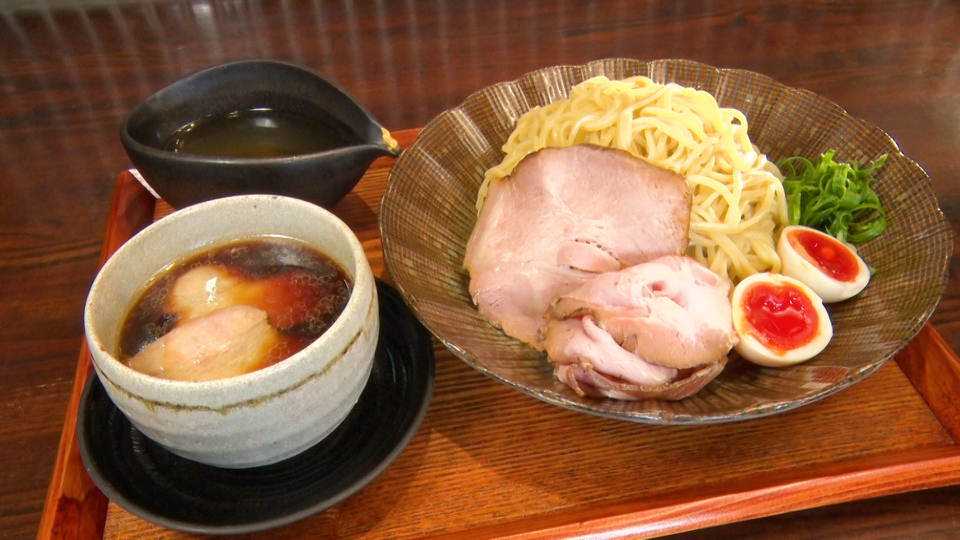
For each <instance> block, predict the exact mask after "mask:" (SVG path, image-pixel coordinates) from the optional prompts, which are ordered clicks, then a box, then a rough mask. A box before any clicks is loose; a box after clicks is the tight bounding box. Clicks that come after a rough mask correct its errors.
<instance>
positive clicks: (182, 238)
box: [84, 195, 380, 468]
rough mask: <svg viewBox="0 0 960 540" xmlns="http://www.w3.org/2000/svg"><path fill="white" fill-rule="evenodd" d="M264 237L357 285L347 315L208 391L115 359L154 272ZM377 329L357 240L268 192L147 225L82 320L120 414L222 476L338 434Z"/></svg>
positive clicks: (320, 212)
mask: <svg viewBox="0 0 960 540" xmlns="http://www.w3.org/2000/svg"><path fill="white" fill-rule="evenodd" d="M265 235H270V236H281V237H287V238H292V239H295V240H299V241H300V242H303V243H305V244H307V245H308V246H310V247H312V248H314V249H316V250H318V251H320V252H321V253H324V254H326V255H327V256H328V257H330V258H331V259H332V260H333V261H334V262H336V263H337V264H338V265H339V266H340V267H341V268H342V269H343V270H344V272H345V273H346V274H347V275H348V276H349V277H350V279H351V281H352V282H353V289H352V291H351V294H350V297H349V299H348V301H347V304H346V306H345V308H344V309H343V311H342V313H341V314H340V316H339V317H338V318H337V319H336V320H335V321H334V322H333V324H331V325H330V327H329V328H328V329H327V330H326V332H324V333H323V334H322V335H321V336H320V337H319V338H317V340H316V341H314V342H313V343H311V344H310V345H308V346H307V347H306V348H305V349H303V350H302V351H300V352H299V353H297V354H295V355H293V356H291V357H289V358H287V359H285V360H283V361H281V362H279V363H277V364H275V365H272V366H270V367H267V368H264V369H260V370H258V371H254V372H252V373H248V374H245V375H240V376H237V377H232V378H227V379H220V380H214V381H207V382H182V381H171V380H165V379H161V378H157V377H153V376H150V375H145V374H143V373H140V372H138V371H135V370H134V369H132V368H130V367H128V366H127V365H126V364H124V363H122V362H120V361H119V360H118V359H117V358H116V354H117V350H118V347H119V345H118V343H119V337H120V330H121V327H122V325H123V321H124V318H125V316H126V314H127V313H128V312H129V310H130V308H131V307H132V305H133V303H134V302H135V301H136V300H137V298H139V296H140V295H141V294H142V292H143V291H144V287H145V284H147V282H148V281H149V280H150V279H151V278H153V277H154V276H155V275H157V274H158V272H160V271H161V270H163V269H164V268H167V267H169V266H170V265H171V264H173V263H175V262H177V261H180V260H183V259H184V258H186V257H188V256H190V255H192V254H194V253H196V252H197V251H200V250H207V249H212V248H215V247H217V246H220V245H223V244H228V243H232V242H234V241H236V240H240V239H247V238H255V237H260V236H265ZM379 324H380V321H379V312H378V303H377V295H376V287H375V283H374V278H373V274H372V272H371V270H370V265H369V263H368V262H367V259H366V256H365V254H364V251H363V247H362V246H361V245H360V242H359V240H357V237H356V236H355V235H354V234H353V232H352V231H350V229H349V228H348V227H347V226H346V225H345V224H344V223H343V222H342V221H340V220H339V219H338V218H337V217H336V216H334V215H333V214H331V213H330V212H328V211H326V210H324V209H323V208H320V207H319V206H316V205H313V204H310V203H307V202H304V201H300V200H298V199H294V198H289V197H279V196H269V195H243V196H237V197H227V198H222V199H217V200H214V201H209V202H205V203H201V204H197V205H194V206H191V207H189V208H186V209H184V210H180V211H177V212H174V213H173V214H171V215H169V216H167V217H165V218H163V219H161V220H159V221H157V222H156V223H154V224H152V225H150V226H148V227H147V228H146V229H144V230H143V231H141V232H140V233H138V234H137V235H136V236H134V237H133V238H131V239H130V240H129V241H128V242H127V243H126V244H124V245H123V246H121V247H120V249H119V250H117V252H116V253H115V254H114V255H113V256H112V257H111V258H110V259H109V260H108V261H107V262H106V264H104V266H103V268H102V269H101V270H100V272H99V274H98V275H97V277H96V279H95V280H94V282H93V286H92V287H91V289H90V293H89V295H88V297H87V302H86V307H85V312H84V329H85V333H86V338H87V343H88V345H89V349H90V352H91V354H92V356H93V362H94V368H95V370H96V375H97V376H98V377H99V378H100V381H101V382H102V383H103V387H104V388H105V389H106V392H107V394H108V395H109V396H110V399H111V400H113V402H114V403H115V404H116V406H117V408H118V409H120V411H121V412H122V413H123V414H124V415H126V416H127V418H129V419H130V422H131V423H132V424H133V425H134V426H136V428H137V429H139V430H140V431H141V432H143V434H144V435H146V436H147V437H149V438H150V439H153V440H154V441H156V442H157V443H159V444H161V445H162V446H164V447H165V448H167V449H168V450H170V451H171V452H173V453H175V454H177V455H179V456H182V457H185V458H187V459H191V460H194V461H197V462H200V463H205V464H208V465H215V466H219V467H225V468H247V467H255V466H260V465H267V464H271V463H275V462H278V461H281V460H283V459H285V458H288V457H291V456H294V455H296V454H299V453H300V452H302V451H304V450H306V449H307V448H310V447H311V446H313V445H314V444H316V443H318V442H319V441H320V440H322V439H323V438H324V437H326V436H327V435H328V434H329V433H330V432H331V431H333V430H334V428H336V427H337V426H338V425H339V424H340V423H341V421H343V419H344V418H345V417H346V416H347V413H349V412H350V410H351V409H352V408H353V406H354V405H355V404H356V402H357V399H358V398H359V396H360V393H361V391H362V390H363V388H364V386H365V385H366V382H367V379H368V377H369V375H370V369H371V366H372V362H373V356H374V352H375V349H376V345H377V339H378V336H379Z"/></svg>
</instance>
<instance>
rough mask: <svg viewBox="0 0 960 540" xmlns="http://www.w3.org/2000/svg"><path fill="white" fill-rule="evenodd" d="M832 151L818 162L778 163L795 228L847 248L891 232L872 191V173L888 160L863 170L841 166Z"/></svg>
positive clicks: (853, 165)
mask: <svg viewBox="0 0 960 540" xmlns="http://www.w3.org/2000/svg"><path fill="white" fill-rule="evenodd" d="M835 153H836V152H835V151H834V150H832V149H831V150H827V151H826V152H824V153H823V155H821V156H820V158H818V159H812V160H811V159H807V158H804V157H800V156H796V157H789V158H786V159H783V160H781V161H780V163H778V166H779V167H780V171H781V172H782V173H783V175H784V179H783V187H784V189H785V191H786V193H787V217H788V219H789V220H790V224H791V225H806V226H807V227H813V228H815V229H820V230H822V231H825V232H827V233H829V234H831V235H833V236H835V237H836V238H837V239H838V240H840V241H841V242H845V243H852V244H862V243H863V242H866V241H867V240H872V239H873V238H876V237H877V236H879V235H880V233H882V232H883V231H884V230H885V229H886V228H887V213H886V212H885V211H884V209H883V206H881V205H880V199H879V198H878V197H877V194H876V192H874V191H873V188H872V187H871V185H872V184H873V183H874V182H875V181H876V178H875V177H874V176H873V173H874V172H875V171H876V170H877V169H879V168H880V167H881V166H883V163H884V161H886V160H887V155H886V154H884V155H882V156H880V158H879V159H877V160H876V161H874V162H873V163H871V164H870V166H869V167H867V168H865V169H861V168H860V165H859V164H858V163H838V162H836V161H834V160H833V156H834V154H835Z"/></svg>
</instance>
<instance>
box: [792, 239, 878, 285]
mask: <svg viewBox="0 0 960 540" xmlns="http://www.w3.org/2000/svg"><path fill="white" fill-rule="evenodd" d="M787 239H788V240H789V241H790V245H791V246H793V249H795V250H796V251H797V253H799V254H800V256H801V257H803V258H804V259H807V260H808V261H810V262H811V263H813V264H814V265H816V267H817V268H819V269H820V271H821V272H823V273H824V274H826V275H827V276H830V277H832V278H833V279H835V280H837V281H843V282H846V283H852V282H853V281H855V280H856V279H857V274H858V273H859V272H860V266H859V265H858V264H857V259H856V257H854V255H853V254H852V253H850V249H849V248H847V246H845V245H843V244H841V243H840V242H839V241H837V240H835V239H833V238H831V237H829V236H827V235H824V234H818V233H816V232H813V231H804V230H794V231H790V233H789V236H788V237H787Z"/></svg>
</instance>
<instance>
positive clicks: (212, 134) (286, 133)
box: [163, 109, 358, 158]
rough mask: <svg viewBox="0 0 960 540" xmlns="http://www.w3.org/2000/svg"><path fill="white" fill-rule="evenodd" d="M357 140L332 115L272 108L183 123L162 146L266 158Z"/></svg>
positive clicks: (238, 156) (335, 146) (354, 142)
mask: <svg viewBox="0 0 960 540" xmlns="http://www.w3.org/2000/svg"><path fill="white" fill-rule="evenodd" d="M357 142H358V140H357V138H356V137H355V136H353V135H352V134H351V133H350V130H349V129H348V128H347V127H346V126H343V125H341V124H340V123H339V122H337V121H335V120H333V119H332V118H330V119H325V120H323V121H321V120H318V119H315V118H311V117H309V116H304V115H301V114H295V113H291V112H285V111H279V110H274V109H250V110H245V111H234V112H231V113H229V114H224V115H216V116H210V117H207V118H204V119H202V120H198V121H196V122H192V123H190V124H187V125H186V126H183V127H181V128H180V129H179V130H177V132H176V133H174V134H173V135H172V136H171V137H170V138H169V139H168V140H167V141H166V142H165V143H164V144H163V149H164V150H172V151H173V152H177V153H183V154H195V155H203V156H212V157H233V158H270V157H288V156H299V155H304V154H312V153H315V152H322V151H325V150H333V149H336V148H343V147H346V146H351V145H354V144H357Z"/></svg>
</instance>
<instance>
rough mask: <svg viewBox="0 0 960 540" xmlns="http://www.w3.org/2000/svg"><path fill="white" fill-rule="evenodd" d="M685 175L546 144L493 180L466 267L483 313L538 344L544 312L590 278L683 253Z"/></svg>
mask: <svg viewBox="0 0 960 540" xmlns="http://www.w3.org/2000/svg"><path fill="white" fill-rule="evenodd" d="M690 204H691V192H690V187H689V186H688V184H687V182H686V179H684V178H683V177H682V176H680V175H677V174H675V173H673V172H670V171H667V170H665V169H661V168H659V167H655V166H653V165H650V164H648V163H646V162H645V161H643V160H640V159H637V158H634V157H633V156H631V155H630V154H628V153H626V152H623V151H620V150H612V149H606V148H600V147H596V146H589V145H579V146H571V147H568V148H546V149H543V150H540V151H538V152H536V153H534V154H531V155H529V156H527V157H526V158H524V159H523V161H521V162H520V163H519V164H518V165H517V167H516V169H515V170H514V172H513V174H512V175H511V176H509V177H507V178H504V179H502V180H499V181H494V182H491V185H490V189H489V192H488V194H487V198H486V201H485V203H484V205H483V209H482V210H481V212H480V215H479V217H478V219H477V223H476V225H475V227H474V229H473V232H472V234H471V235H470V239H469V240H468V242H467V250H466V257H465V259H464V267H465V268H466V269H467V271H469V272H470V294H471V296H472V297H473V301H474V303H476V305H477V308H478V309H479V311H480V313H481V314H482V315H483V316H484V317H486V318H487V320H489V321H490V322H491V323H492V324H494V325H495V326H497V327H499V328H501V329H502V330H503V331H504V332H505V333H507V334H508V335H510V336H512V337H514V338H516V339H519V340H520V341H523V342H525V343H528V344H530V345H532V346H534V347H537V348H538V349H542V345H541V344H540V342H539V339H538V334H537V332H538V329H539V328H540V326H541V325H542V324H543V313H544V311H546V309H547V308H548V307H549V306H550V303H551V301H552V300H553V299H554V298H555V297H556V296H558V295H561V294H564V293H566V292H569V291H571V290H573V289H575V288H577V287H579V286H580V284H582V283H583V282H584V281H585V280H586V279H588V278H590V277H593V276H594V275H596V274H599V273H603V272H610V271H618V270H620V269H621V268H624V267H627V266H633V265H636V264H639V263H642V262H645V261H648V260H650V259H653V258H656V257H659V256H662V255H667V254H675V255H678V254H681V253H683V252H684V251H685V250H686V248H687V244H688V230H689V224H690Z"/></svg>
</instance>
